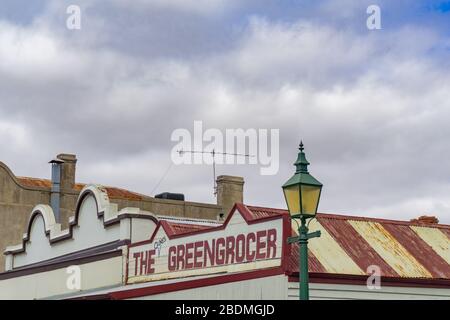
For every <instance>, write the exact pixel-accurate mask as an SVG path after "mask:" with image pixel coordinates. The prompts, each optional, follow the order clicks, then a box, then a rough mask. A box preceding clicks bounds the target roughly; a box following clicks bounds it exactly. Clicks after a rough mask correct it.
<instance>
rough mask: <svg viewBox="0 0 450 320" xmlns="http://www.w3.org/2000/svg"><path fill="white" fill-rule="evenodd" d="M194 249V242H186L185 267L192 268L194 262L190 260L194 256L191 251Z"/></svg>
mask: <svg viewBox="0 0 450 320" xmlns="http://www.w3.org/2000/svg"><path fill="white" fill-rule="evenodd" d="M193 249H194V244H193V243H192V242H191V243H188V244H187V245H186V269H192V267H193V266H194V263H193V262H192V258H193V257H194V253H193V252H192V251H193Z"/></svg>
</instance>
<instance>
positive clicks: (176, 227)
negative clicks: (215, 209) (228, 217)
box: [160, 220, 213, 236]
mask: <svg viewBox="0 0 450 320" xmlns="http://www.w3.org/2000/svg"><path fill="white" fill-rule="evenodd" d="M160 222H161V225H162V226H163V228H164V231H166V233H167V234H168V235H170V236H178V235H182V234H186V233H191V232H194V231H200V230H206V229H210V228H213V226H211V225H204V224H194V223H182V222H174V221H168V220H161V221H160Z"/></svg>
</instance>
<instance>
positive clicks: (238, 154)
mask: <svg viewBox="0 0 450 320" xmlns="http://www.w3.org/2000/svg"><path fill="white" fill-rule="evenodd" d="M177 152H178V153H179V154H180V155H181V154H183V153H191V154H193V153H202V154H206V153H209V154H211V155H212V158H213V179H214V182H213V188H214V196H215V197H217V182H216V154H221V155H228V156H235V157H238V156H240V157H254V156H253V155H249V154H242V153H227V152H216V150H215V149H213V150H212V151H197V150H186V151H185V150H178V151H177Z"/></svg>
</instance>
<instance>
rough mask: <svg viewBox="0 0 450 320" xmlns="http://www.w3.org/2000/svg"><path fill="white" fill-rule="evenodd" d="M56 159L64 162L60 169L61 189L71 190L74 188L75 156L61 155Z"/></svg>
mask: <svg viewBox="0 0 450 320" xmlns="http://www.w3.org/2000/svg"><path fill="white" fill-rule="evenodd" d="M57 158H58V159H59V160H62V161H64V163H63V164H62V167H61V189H73V188H74V186H75V172H76V168H77V156H76V155H74V154H66V153H61V154H59V155H58V156H57Z"/></svg>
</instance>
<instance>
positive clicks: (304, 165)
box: [294, 140, 309, 173]
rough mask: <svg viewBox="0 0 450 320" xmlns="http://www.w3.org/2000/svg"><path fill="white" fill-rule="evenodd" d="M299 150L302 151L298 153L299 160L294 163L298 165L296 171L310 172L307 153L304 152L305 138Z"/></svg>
mask: <svg viewBox="0 0 450 320" xmlns="http://www.w3.org/2000/svg"><path fill="white" fill-rule="evenodd" d="M298 150H299V151H300V152H299V153H298V155H297V161H295V163H294V165H295V166H296V167H297V171H296V173H308V165H309V162H308V160H306V155H305V153H304V152H303V150H305V148H304V146H303V140H302V141H300V145H299V148H298Z"/></svg>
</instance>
